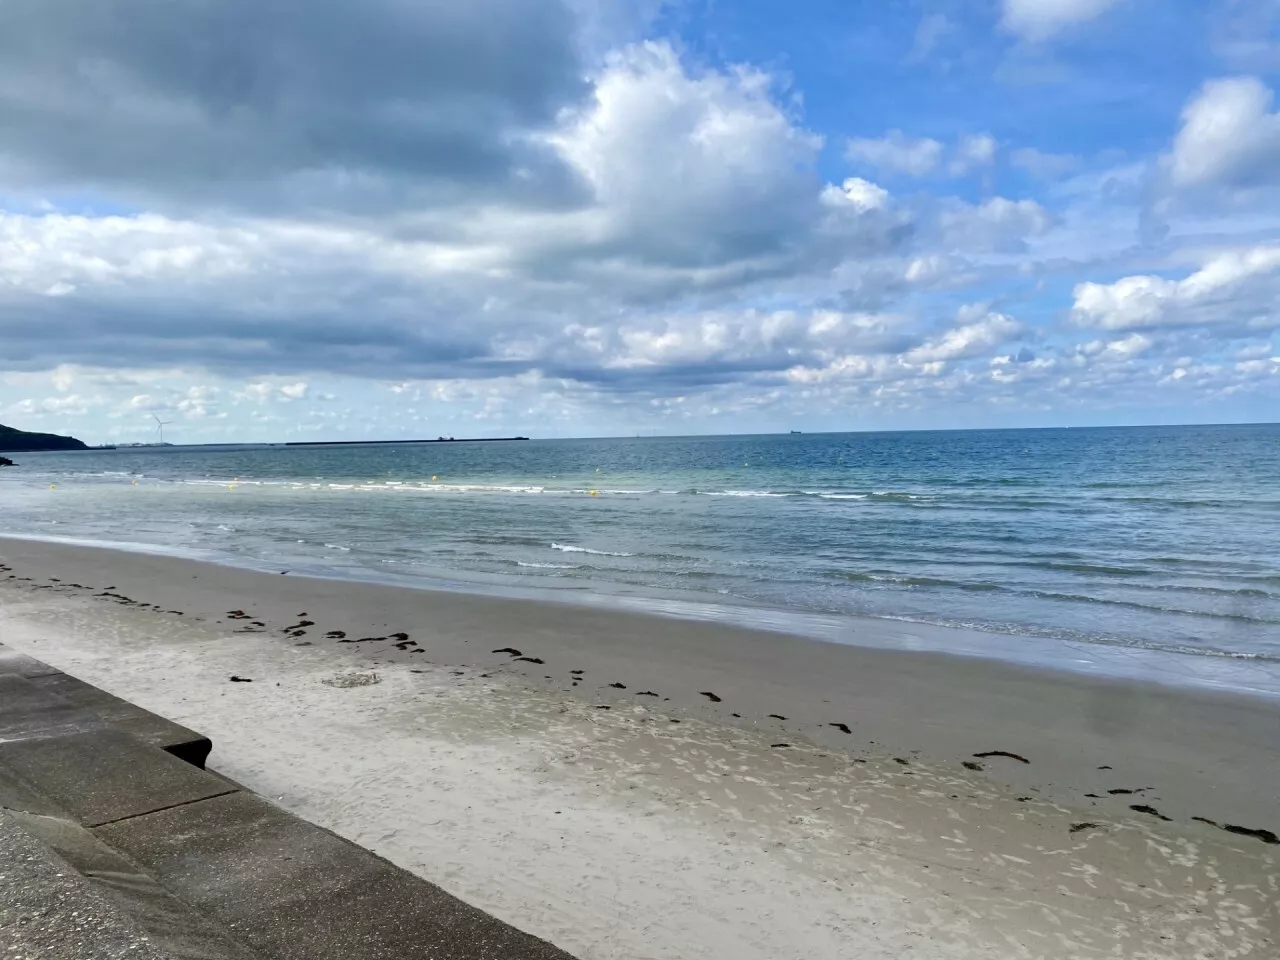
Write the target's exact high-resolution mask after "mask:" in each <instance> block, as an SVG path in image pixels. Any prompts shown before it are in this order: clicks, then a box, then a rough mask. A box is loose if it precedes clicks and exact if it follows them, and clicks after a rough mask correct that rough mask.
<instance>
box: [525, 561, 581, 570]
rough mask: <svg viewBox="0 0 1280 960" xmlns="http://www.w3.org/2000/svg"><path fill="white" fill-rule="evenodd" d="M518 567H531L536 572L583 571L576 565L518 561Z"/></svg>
mask: <svg viewBox="0 0 1280 960" xmlns="http://www.w3.org/2000/svg"><path fill="white" fill-rule="evenodd" d="M516 566H517V567H531V568H533V569H534V570H578V569H581V568H580V567H579V566H578V565H577V564H576V563H531V562H528V561H525V560H517V561H516Z"/></svg>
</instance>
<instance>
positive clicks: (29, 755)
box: [0, 729, 232, 827]
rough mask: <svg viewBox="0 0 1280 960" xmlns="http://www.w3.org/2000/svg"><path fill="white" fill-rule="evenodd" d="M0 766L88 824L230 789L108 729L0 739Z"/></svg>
mask: <svg viewBox="0 0 1280 960" xmlns="http://www.w3.org/2000/svg"><path fill="white" fill-rule="evenodd" d="M0 769H2V770H4V771H6V772H8V773H9V774H10V777H11V778H16V779H18V780H21V781H22V782H24V783H25V784H26V785H28V786H29V787H31V788H32V789H33V790H34V791H35V792H36V793H38V794H40V795H42V796H43V797H47V798H48V799H49V800H51V801H52V802H53V803H54V804H56V805H57V807H58V808H60V809H62V810H65V811H66V812H67V814H69V816H70V818H71V819H73V820H75V821H77V822H79V823H81V824H83V825H84V826H87V827H92V826H97V825H99V824H103V823H109V822H111V821H113V820H122V819H125V818H127V817H136V816H140V815H141V814H144V813H151V812H153V811H155V810H161V809H164V808H166V807H174V806H178V805H180V804H184V803H191V802H192V801H194V800H202V799H206V798H208V797H213V796H217V795H218V794H222V793H226V792H227V791H228V790H230V789H232V788H231V787H229V786H228V785H227V784H226V783H225V782H224V781H222V780H220V779H218V778H217V777H213V776H210V775H209V774H208V773H206V772H205V771H203V770H199V769H197V768H196V767H193V766H191V765H190V764H187V763H183V762H182V761H181V760H179V759H178V758H177V757H174V756H171V755H170V754H168V753H165V752H164V751H163V750H157V749H155V748H154V747H150V746H148V745H146V744H143V743H141V742H139V741H138V740H135V739H134V738H133V737H130V736H129V735H127V734H124V733H120V732H119V731H116V730H106V729H99V730H92V731H89V732H87V733H77V734H72V735H70V736H64V737H42V738H33V739H29V740H18V741H11V742H9V743H0ZM28 812H30V811H28Z"/></svg>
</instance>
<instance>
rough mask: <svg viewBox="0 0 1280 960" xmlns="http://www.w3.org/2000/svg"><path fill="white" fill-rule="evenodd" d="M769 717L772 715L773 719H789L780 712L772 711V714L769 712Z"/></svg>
mask: <svg viewBox="0 0 1280 960" xmlns="http://www.w3.org/2000/svg"><path fill="white" fill-rule="evenodd" d="M769 717H770V718H771V719H773V720H785V719H787V718H786V717H784V716H783V715H782V714H780V713H771V714H769Z"/></svg>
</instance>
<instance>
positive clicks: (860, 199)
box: [822, 177, 889, 213]
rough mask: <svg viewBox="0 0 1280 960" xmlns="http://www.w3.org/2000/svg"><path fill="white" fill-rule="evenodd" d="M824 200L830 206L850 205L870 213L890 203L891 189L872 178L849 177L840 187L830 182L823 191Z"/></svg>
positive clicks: (859, 210) (861, 211)
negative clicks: (873, 181)
mask: <svg viewBox="0 0 1280 960" xmlns="http://www.w3.org/2000/svg"><path fill="white" fill-rule="evenodd" d="M822 201H823V203H825V204H827V205H828V206H832V207H841V206H845V205H848V206H850V207H852V208H853V209H854V210H855V211H857V212H858V213H869V212H871V211H872V210H883V209H884V208H885V207H887V206H888V205H889V191H888V190H886V189H884V188H883V187H881V186H878V185H876V184H874V183H872V182H871V181H870V180H863V179H862V178H861V177H849V178H848V179H847V180H845V181H844V183H842V184H841V185H840V186H838V187H837V186H835V185H834V184H828V185H827V187H826V189H825V190H823V192H822Z"/></svg>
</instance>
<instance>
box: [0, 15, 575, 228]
mask: <svg viewBox="0 0 1280 960" xmlns="http://www.w3.org/2000/svg"><path fill="white" fill-rule="evenodd" d="M575 30H576V24H575V20H574V18H573V14H572V12H571V11H570V10H569V9H568V8H567V6H566V4H565V3H564V2H563V0H466V2H458V0H361V2H351V0H56V2H50V0H6V2H5V4H4V7H3V12H2V13H0V130H3V132H4V134H3V139H0V176H2V178H3V181H2V182H3V183H4V184H5V186H7V187H8V188H10V189H13V188H15V187H17V188H23V187H25V188H28V189H32V190H56V189H63V190H68V189H72V190H89V191H95V190H97V191H110V192H111V194H112V197H113V199H116V200H122V199H126V198H128V199H132V200H134V201H136V202H140V203H143V202H145V203H148V204H152V205H154V204H156V203H161V202H165V201H168V202H178V201H192V202H203V203H215V204H217V205H221V206H236V205H239V206H254V207H257V208H258V209H262V208H270V207H277V206H280V205H283V204H291V205H294V206H297V207H303V208H306V207H326V206H332V205H335V204H337V205H344V206H347V207H348V208H361V209H367V207H368V206H369V205H370V204H374V205H378V204H379V201H381V203H382V204H383V205H387V206H390V205H392V204H393V203H395V202H399V203H404V202H405V201H406V199H408V197H406V195H405V192H406V191H410V195H412V191H414V190H417V191H424V192H432V193H436V194H441V195H443V196H446V197H447V196H448V194H449V192H450V191H451V190H456V189H457V188H458V187H459V185H462V186H466V187H467V188H468V189H469V190H471V191H474V190H475V189H477V188H480V187H485V186H489V187H493V186H497V187H502V188H504V189H508V190H510V189H518V190H523V191H524V192H526V193H542V192H546V191H551V192H559V193H561V194H563V193H564V192H565V191H566V189H567V188H568V187H569V186H570V180H569V178H568V177H567V175H566V173H565V172H564V170H563V169H562V168H561V167H560V166H559V165H558V164H557V163H556V161H555V160H554V159H553V157H552V156H551V154H549V153H548V152H547V151H545V150H543V149H541V148H539V147H537V146H536V145H533V144H531V143H530V142H529V140H528V139H527V138H526V137H524V136H523V135H522V134H523V133H524V132H526V131H529V130H534V129H540V128H543V127H545V126H547V125H548V124H549V123H551V122H552V120H553V119H554V118H555V116H556V114H557V112H558V111H559V110H561V109H562V108H564V107H566V106H569V105H572V104H574V103H576V102H577V101H578V100H579V99H580V98H581V97H582V96H583V95H584V94H585V93H586V92H587V89H588V86H587V83H586V81H585V79H584V75H585V68H584V65H583V63H582V62H581V60H580V57H579V51H578V47H577V39H576V32H575ZM388 184H390V186H388ZM531 185H533V186H531ZM535 188H536V189H535Z"/></svg>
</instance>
